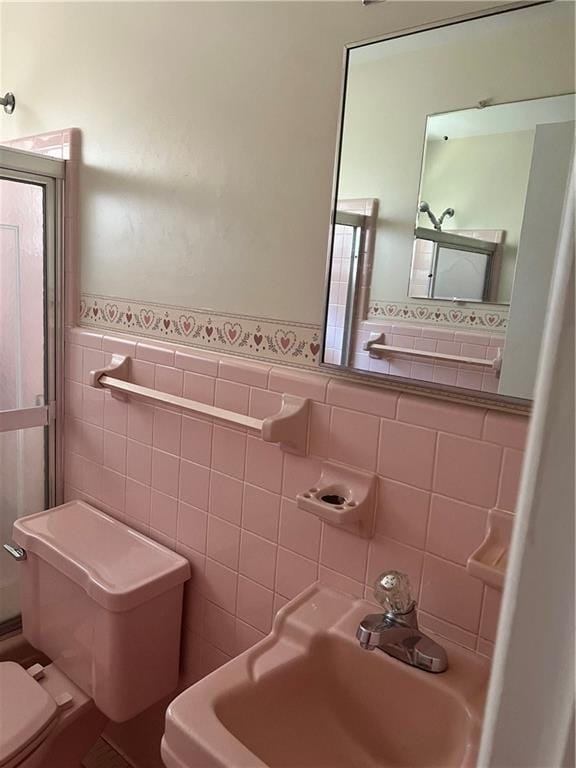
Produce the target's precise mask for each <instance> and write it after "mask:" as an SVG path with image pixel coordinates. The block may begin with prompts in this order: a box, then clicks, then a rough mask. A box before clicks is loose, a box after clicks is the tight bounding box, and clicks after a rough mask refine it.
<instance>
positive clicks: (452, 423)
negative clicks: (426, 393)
mask: <svg viewBox="0 0 576 768" xmlns="http://www.w3.org/2000/svg"><path fill="white" fill-rule="evenodd" d="M484 416H485V411H484V409H482V408H470V407H469V406H466V405H459V404H458V403H443V402H441V401H439V400H430V399H429V398H425V397H414V396H413V395H401V396H400V400H399V402H398V421H405V422H407V423H409V424H416V425H418V426H420V427H429V428H430V429H437V430H439V431H441V432H451V433H453V434H455V435H464V436H465V437H480V436H481V435H482V427H483V424H484Z"/></svg>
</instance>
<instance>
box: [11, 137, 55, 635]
mask: <svg viewBox="0 0 576 768" xmlns="http://www.w3.org/2000/svg"><path fill="white" fill-rule="evenodd" d="M65 167H66V166H65V162H64V161H63V160H58V159H56V158H52V157H48V156H43V155H37V154H34V153H31V152H25V151H23V150H19V149H12V148H8V147H3V146H0V179H5V180H7V181H13V182H22V183H25V184H34V185H36V186H40V187H42V189H43V202H44V211H43V214H44V253H43V258H44V265H43V266H44V307H43V325H44V328H43V332H44V379H45V398H44V406H38V407H31V408H30V407H28V408H21V409H13V410H11V411H3V412H2V415H3V422H4V425H5V426H4V428H2V425H1V424H0V430H1V431H12V430H19V429H28V428H36V427H39V426H43V427H44V428H45V443H44V445H45V464H44V467H45V488H46V492H45V500H46V505H47V507H51V506H55V505H56V504H59V503H61V502H62V499H63V471H62V470H63V416H64V404H63V391H64V390H63V386H64V253H63V248H64V238H63V215H64V178H65ZM2 543H5V542H2ZM18 623H19V617H17V618H16V619H9V620H8V621H6V622H2V623H0V636H1V635H2V634H4V633H5V632H7V631H12V630H14V629H16V628H17V626H16V625H17V624H18Z"/></svg>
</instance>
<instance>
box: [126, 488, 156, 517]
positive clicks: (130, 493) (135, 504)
mask: <svg viewBox="0 0 576 768" xmlns="http://www.w3.org/2000/svg"><path fill="white" fill-rule="evenodd" d="M125 512H126V514H127V515H129V516H130V517H132V518H134V519H135V520H139V521H140V522H142V523H146V524H147V523H148V522H149V521H150V488H149V486H147V485H142V483H137V482H136V481H135V480H131V479H130V478H127V479H126V505H125Z"/></svg>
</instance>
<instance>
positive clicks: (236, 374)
mask: <svg viewBox="0 0 576 768" xmlns="http://www.w3.org/2000/svg"><path fill="white" fill-rule="evenodd" d="M269 371H270V366H269V365H264V364H262V363H249V362H247V361H244V360H242V361H240V360H234V359H233V358H227V359H225V360H221V361H220V365H219V368H218V376H219V377H220V378H221V379H227V380H228V381H236V382H238V383H239V384H248V386H250V387H264V388H266V387H267V385H268V373H269Z"/></svg>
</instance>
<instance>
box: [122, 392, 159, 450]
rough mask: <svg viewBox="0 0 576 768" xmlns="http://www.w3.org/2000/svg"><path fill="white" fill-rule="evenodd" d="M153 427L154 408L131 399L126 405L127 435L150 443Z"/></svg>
mask: <svg viewBox="0 0 576 768" xmlns="http://www.w3.org/2000/svg"><path fill="white" fill-rule="evenodd" d="M153 427H154V408H152V406H150V405H144V403H138V402H135V401H133V400H131V401H130V403H129V405H128V437H130V438H132V440H138V442H139V443H145V444H146V445H151V444H152V435H153Z"/></svg>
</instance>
